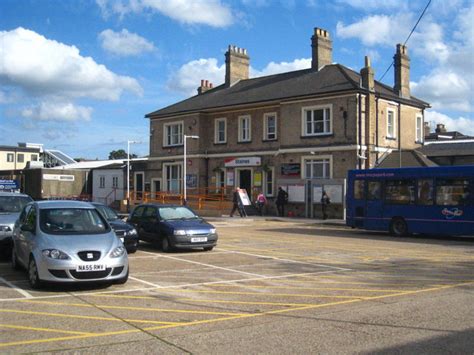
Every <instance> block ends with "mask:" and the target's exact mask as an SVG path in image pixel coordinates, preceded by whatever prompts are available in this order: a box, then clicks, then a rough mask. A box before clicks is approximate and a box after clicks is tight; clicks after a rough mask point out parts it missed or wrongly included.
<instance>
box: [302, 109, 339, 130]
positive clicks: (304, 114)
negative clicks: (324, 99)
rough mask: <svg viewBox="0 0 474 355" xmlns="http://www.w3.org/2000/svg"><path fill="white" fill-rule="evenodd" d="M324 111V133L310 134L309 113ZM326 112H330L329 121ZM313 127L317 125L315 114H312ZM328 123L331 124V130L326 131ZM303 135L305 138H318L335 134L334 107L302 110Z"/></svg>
mask: <svg viewBox="0 0 474 355" xmlns="http://www.w3.org/2000/svg"><path fill="white" fill-rule="evenodd" d="M319 110H322V111H323V132H317V133H312V132H308V130H307V128H308V126H307V123H308V122H307V112H309V111H310V112H314V111H319ZM326 110H329V119H327V118H326V117H325V115H326V112H327V111H326ZM311 122H312V125H313V126H314V125H315V124H316V121H315V119H314V113H313V114H312V120H311ZM326 122H329V130H328V131H326V128H325V127H326V124H325V123H326ZM301 133H302V136H303V137H318V136H327V135H331V134H333V105H332V104H326V105H315V106H305V107H302V108H301Z"/></svg>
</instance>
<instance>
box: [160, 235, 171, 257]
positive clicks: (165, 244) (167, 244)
mask: <svg viewBox="0 0 474 355" xmlns="http://www.w3.org/2000/svg"><path fill="white" fill-rule="evenodd" d="M161 250H163V252H165V253H169V252H170V251H171V246H170V241H169V240H168V237H163V239H161Z"/></svg>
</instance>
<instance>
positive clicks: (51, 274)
mask: <svg viewBox="0 0 474 355" xmlns="http://www.w3.org/2000/svg"><path fill="white" fill-rule="evenodd" d="M12 266H13V267H14V268H16V269H17V268H19V267H20V266H22V267H24V268H26V269H27V270H28V279H29V281H30V285H31V287H32V288H39V287H40V286H41V285H42V283H43V282H44V281H48V282H86V281H87V282H91V281H107V282H111V283H112V282H113V283H125V282H126V281H127V279H128V257H127V252H126V250H125V247H124V246H123V244H122V242H121V241H120V239H119V238H117V237H116V235H115V233H114V231H113V230H112V228H111V227H110V225H109V224H108V223H107V221H106V220H105V219H104V217H102V215H101V214H100V213H99V212H97V210H96V209H95V208H94V206H92V205H91V204H89V203H87V202H79V201H38V202H32V203H30V204H28V205H26V206H25V208H24V209H23V211H22V212H21V214H20V217H19V219H18V221H17V222H16V224H15V227H14V231H13V251H12Z"/></svg>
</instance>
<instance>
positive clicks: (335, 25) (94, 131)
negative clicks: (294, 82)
mask: <svg viewBox="0 0 474 355" xmlns="http://www.w3.org/2000/svg"><path fill="white" fill-rule="evenodd" d="M427 3H428V0H423V1H416V0H411V1H410V0H385V1H378V0H333V1H326V0H281V1H277V0H274V1H271V0H233V1H227V0H68V1H64V0H54V1H53V0H2V1H0V145H16V144H17V143H18V142H31V143H42V144H44V147H45V148H49V149H60V150H62V151H63V152H65V153H66V154H68V155H70V156H72V157H73V158H87V159H97V158H98V159H107V157H108V154H109V152H111V151H112V150H118V149H124V150H126V149H127V141H136V142H137V143H135V144H132V145H131V149H130V152H131V153H135V154H137V155H139V156H146V155H148V153H149V121H148V119H146V118H144V116H145V115H146V114H147V113H150V112H153V111H155V110H157V109H160V108H163V107H166V106H168V105H170V104H173V103H175V102H177V101H180V100H183V99H185V98H187V97H190V96H193V95H195V94H196V93H197V91H196V89H197V87H198V86H199V85H200V81H201V79H205V80H209V81H210V82H212V83H213V84H214V86H217V85H219V84H221V83H223V82H224V76H225V64H224V54H225V51H226V49H227V47H228V45H236V46H238V47H241V48H246V49H247V51H248V54H249V56H250V66H251V67H250V75H251V77H256V76H263V75H270V74H275V73H280V72H288V71H293V70H299V69H304V68H309V67H310V66H311V40H310V38H311V36H312V34H313V29H314V27H320V28H323V29H326V30H327V31H329V32H330V36H331V38H332V40H333V61H334V62H336V63H340V64H343V65H345V66H347V67H349V68H351V69H353V70H356V71H359V70H360V69H361V68H362V67H363V66H364V56H366V55H368V56H370V58H371V62H372V66H373V68H374V70H375V78H376V80H381V81H382V82H383V83H385V84H387V85H390V86H393V68H391V69H390V70H389V71H388V73H387V74H386V75H385V76H384V77H383V78H382V75H383V74H384V72H385V71H386V70H387V68H388V67H389V66H390V64H391V63H392V60H393V55H394V54H395V48H396V44H397V43H404V42H405V40H406V39H407V37H408V35H409V33H410V31H411V29H412V28H413V26H414V25H415V23H416V21H417V19H418V17H419V16H420V14H421V13H422V11H423V9H424V8H425V6H426V5H427ZM473 18H474V1H472V0H467V1H463V0H450V1H445V0H432V1H431V3H430V5H429V7H428V9H427V10H426V13H425V15H424V16H423V18H422V20H421V21H420V23H419V25H418V27H417V29H416V31H415V32H414V33H413V35H412V36H411V37H410V39H409V41H408V42H407V46H408V48H409V49H408V50H409V56H410V59H411V72H410V75H411V76H410V84H411V92H412V95H414V96H416V97H418V98H420V99H422V100H424V101H427V102H429V103H430V104H431V106H432V108H431V109H429V110H427V111H426V116H425V120H426V121H428V122H430V123H431V124H432V128H434V126H435V125H436V123H444V124H445V125H446V127H447V129H448V130H450V131H451V130H457V131H460V132H462V133H464V134H468V135H473V136H474V116H473V110H474V94H473V93H474V24H473V23H474V21H473V20H472V19H473Z"/></svg>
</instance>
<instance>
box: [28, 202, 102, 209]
mask: <svg viewBox="0 0 474 355" xmlns="http://www.w3.org/2000/svg"><path fill="white" fill-rule="evenodd" d="M35 204H36V205H37V206H38V207H39V208H40V209H48V208H86V209H87V208H89V209H90V208H94V206H92V204H90V203H89V202H84V201H72V200H54V201H49V200H47V201H37V202H35Z"/></svg>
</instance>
